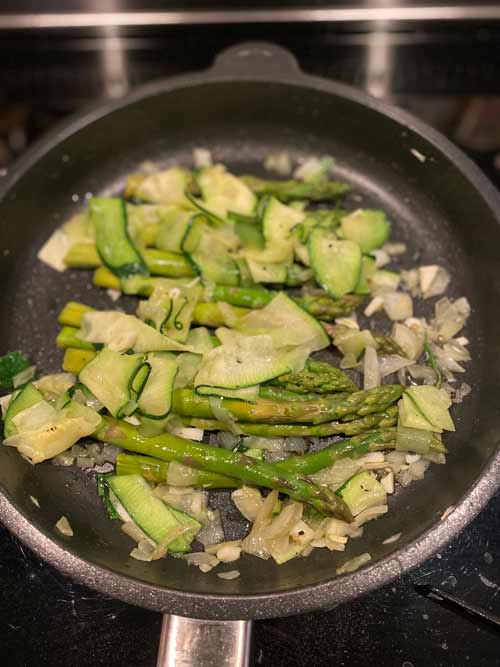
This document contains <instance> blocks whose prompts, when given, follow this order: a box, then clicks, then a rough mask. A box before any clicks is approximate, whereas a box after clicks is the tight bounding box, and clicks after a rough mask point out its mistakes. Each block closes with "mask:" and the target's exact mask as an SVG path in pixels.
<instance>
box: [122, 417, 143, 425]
mask: <svg viewBox="0 0 500 667" xmlns="http://www.w3.org/2000/svg"><path fill="white" fill-rule="evenodd" d="M123 421H124V422H127V423H128V424H132V426H139V425H140V423H141V422H140V421H139V419H138V418H137V417H136V416H135V415H130V416H129V417H124V418H123Z"/></svg>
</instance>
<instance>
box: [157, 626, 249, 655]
mask: <svg viewBox="0 0 500 667" xmlns="http://www.w3.org/2000/svg"><path fill="white" fill-rule="evenodd" d="M251 634H252V621H202V620H200V619H196V618H185V617H184V616H174V615H168V614H165V616H164V617H163V625H162V628H161V636H160V646H159V649H158V660H157V663H156V667H248V666H249V664H250V638H251Z"/></svg>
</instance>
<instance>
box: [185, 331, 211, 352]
mask: <svg viewBox="0 0 500 667" xmlns="http://www.w3.org/2000/svg"><path fill="white" fill-rule="evenodd" d="M187 344H188V345H189V347H190V348H191V350H192V351H193V352H195V353H196V354H207V352H210V350H211V349H213V348H214V347H215V345H214V340H213V338H212V336H211V335H210V332H209V330H208V329H207V328H206V327H194V329H190V331H189V334H188V337H187Z"/></svg>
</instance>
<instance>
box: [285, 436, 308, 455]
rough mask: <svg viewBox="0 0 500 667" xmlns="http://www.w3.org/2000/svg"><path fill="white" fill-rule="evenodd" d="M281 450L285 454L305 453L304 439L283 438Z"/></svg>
mask: <svg viewBox="0 0 500 667" xmlns="http://www.w3.org/2000/svg"><path fill="white" fill-rule="evenodd" d="M283 449H284V451H285V452H297V453H298V454H303V453H304V452H305V451H306V441H305V440H304V438H293V437H291V438H285V444H284V446H283Z"/></svg>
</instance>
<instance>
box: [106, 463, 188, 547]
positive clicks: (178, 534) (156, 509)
mask: <svg viewBox="0 0 500 667" xmlns="http://www.w3.org/2000/svg"><path fill="white" fill-rule="evenodd" d="M106 481H107V483H108V485H109V486H110V488H111V490H112V491H113V493H114V494H115V495H116V497H117V498H118V500H119V501H120V503H121V504H122V505H123V507H124V508H125V510H126V511H127V513H128V514H129V515H130V516H131V518H132V520H133V521H134V523H136V524H137V525H138V526H139V528H141V530H143V531H144V532H145V533H146V535H147V536H148V537H150V538H151V539H152V540H153V542H155V543H156V544H157V545H158V546H161V547H164V548H165V549H167V550H168V551H170V552H173V553H176V552H185V551H189V545H190V543H191V542H192V540H193V539H194V537H195V535H196V533H197V532H198V531H199V529H200V528H201V525H200V524H199V523H198V522H197V521H196V520H195V519H193V518H192V517H190V516H189V515H187V514H184V515H183V518H182V519H180V516H179V514H182V513H177V512H176V513H174V512H173V510H172V508H170V507H169V506H168V505H166V504H165V503H164V502H162V501H161V500H160V499H159V498H156V497H155V496H154V495H153V492H152V489H151V487H150V486H149V484H148V483H147V482H146V480H145V479H143V478H142V477H141V476H140V475H123V476H119V475H114V476H112V477H108V478H107V480H106Z"/></svg>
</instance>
